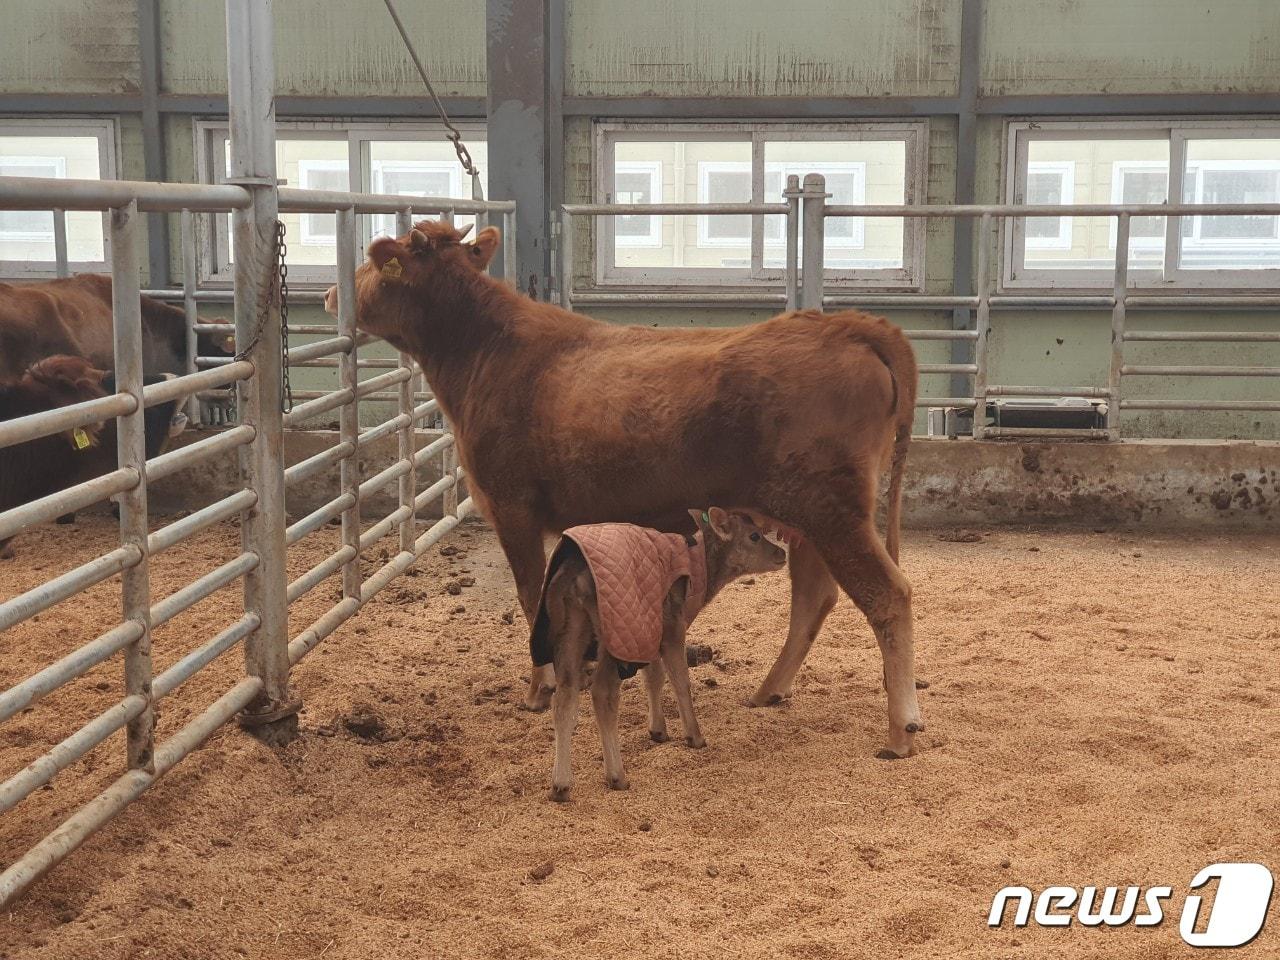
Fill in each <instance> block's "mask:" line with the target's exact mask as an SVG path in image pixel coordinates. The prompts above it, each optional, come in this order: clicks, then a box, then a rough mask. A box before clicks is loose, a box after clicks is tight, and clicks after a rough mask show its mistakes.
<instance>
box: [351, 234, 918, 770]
mask: <svg viewBox="0 0 1280 960" xmlns="http://www.w3.org/2000/svg"><path fill="white" fill-rule="evenodd" d="M461 241H462V234H460V233H458V231H456V230H455V229H454V228H453V227H452V226H451V225H449V224H445V223H433V222H430V221H423V222H421V223H419V224H418V225H417V227H416V228H415V229H414V230H412V231H410V232H409V233H407V234H405V235H404V236H402V237H399V238H391V237H383V238H380V239H378V240H375V241H374V242H373V243H372V244H371V245H370V247H369V259H368V260H367V261H366V262H365V263H364V264H362V265H361V266H360V267H359V269H358V270H357V271H356V278H355V283H356V309H357V316H356V321H357V323H358V324H359V326H360V327H361V328H362V329H363V330H365V331H366V332H368V333H371V334H373V335H375V336H379V337H382V338H384V339H385V340H387V341H388V342H389V343H391V344H392V345H394V346H396V347H398V348H399V349H401V350H403V351H405V352H407V353H409V354H411V355H413V357H414V358H415V359H416V360H417V361H418V362H419V363H420V364H421V365H422V369H423V371H424V372H425V373H426V377H427V380H428V382H429V383H430V384H431V389H432V391H433V392H434V394H435V396H436V398H437V399H438V400H439V402H440V406H441V408H442V410H443V411H444V413H445V414H446V415H447V416H448V417H449V420H450V422H451V423H452V424H453V426H454V431H455V434H456V436H457V443H458V447H457V449H458V455H459V459H460V460H461V462H462V465H463V467H464V468H465V470H466V474H467V483H468V485H469V487H470V490H471V495H472V497H473V499H474V500H475V502H476V504H477V506H478V507H479V508H480V510H481V512H483V513H484V514H485V516H486V517H487V518H488V519H489V521H490V522H491V523H492V524H493V527H494V529H495V531H496V532H497V535H498V539H499V541H500V542H501V544H502V549H503V551H504V552H505V553H506V556H507V560H508V561H509V562H510V564H511V570H512V573H513V574H514V576H515V580H516V588H517V590H518V592H519V596H520V604H521V607H522V608H523V609H524V613H525V616H526V618H527V619H528V620H529V621H530V622H531V623H532V622H533V619H534V616H535V614H536V611H537V606H538V599H539V594H540V592H541V589H542V584H543V574H544V571H545V569H546V563H547V558H546V553H545V549H544V546H543V537H544V535H546V534H549V533H559V532H561V531H562V530H565V529H567V528H569V527H572V526H575V525H579V524H592V523H605V522H627V523H634V524H638V525H640V526H646V527H653V528H656V529H659V530H665V531H670V532H685V531H688V530H690V529H691V528H690V525H689V519H688V516H687V513H686V508H687V507H688V506H689V505H690V504H698V503H716V504H720V505H722V506H724V507H725V508H727V509H731V510H733V511H735V512H750V513H751V514H752V515H754V516H756V517H758V518H759V519H760V520H761V521H762V522H764V523H767V524H769V525H770V526H774V527H777V528H779V529H783V530H787V531H794V532H796V533H799V534H800V535H801V538H800V539H799V540H798V541H797V542H796V543H795V544H794V545H793V547H792V549H791V551H790V567H791V623H790V629H789V632H788V634H787V640H786V644H785V646H784V647H783V650H782V654H781V655H780V656H779V657H778V661H777V663H776V664H775V665H774V667H773V669H772V670H770V671H769V675H768V676H767V677H766V678H765V680H764V682H763V683H762V684H761V686H760V689H759V690H758V691H757V692H756V693H755V695H754V696H753V697H752V700H751V702H752V703H753V704H754V705H759V706H763V705H767V704H771V703H776V702H778V701H780V700H782V699H783V698H785V697H787V696H788V695H790V693H791V688H792V684H793V682H794V680H795V677H796V674H797V672H798V671H799V669H800V665H801V663H802V662H803V661H804V658H805V655H806V654H807V653H808V651H809V647H810V646H811V645H812V643H813V640H814V638H815V637H816V636H817V634H818V631H819V630H820V629H821V627H822V623H823V621H824V620H825V619H826V616H827V614H828V613H829V612H830V611H831V608H832V607H833V606H834V605H835V602H836V598H837V595H838V592H837V590H838V588H839V589H843V590H844V592H845V593H847V594H848V595H849V597H850V598H852V600H853V601H854V603H856V604H857V605H858V607H859V609H861V610H862V612H863V613H864V614H865V615H866V617H867V619H868V621H869V622H870V624H871V627H872V629H873V630H874V631H875V636H876V640H877V641H878V643H879V645H880V652H881V656H882V658H883V662H884V686H885V690H886V691H887V694H888V707H889V710H888V713H889V726H888V738H887V741H886V746H885V749H884V750H882V751H881V754H880V755H881V756H885V757H905V756H908V755H909V754H911V753H912V752H913V750H914V739H915V735H916V733H917V732H919V731H920V730H921V729H923V722H922V720H921V717H920V708H919V705H918V703H917V700H916V691H915V678H914V645H913V639H912V629H913V624H912V615H911V586H910V584H909V583H908V582H907V579H906V577H904V576H903V574H902V571H901V570H900V569H899V568H898V564H897V558H898V539H899V526H900V514H901V499H902V477H903V470H904V466H905V462H906V455H907V447H908V445H909V442H910V437H911V423H912V419H913V417H914V412H915V401H916V387H917V380H918V377H917V369H916V362H915V356H914V354H913V353H912V350H911V345H910V343H909V342H908V340H907V338H906V337H905V336H904V335H903V333H902V331H901V330H899V329H898V328H897V327H895V326H893V325H892V324H890V323H888V322H887V321H885V320H883V319H879V318H876V317H870V316H867V315H865V314H861V313H856V312H852V311H850V312H844V313H835V314H824V313H821V312H819V311H816V310H804V311H792V312H789V313H784V314H782V315H781V316H777V317H774V318H773V319H772V320H767V321H765V322H764V323H756V324H751V325H749V326H742V327H736V328H727V329H726V328H716V329H658V328H652V327H624V326H618V325H615V324H608V323H601V322H599V321H597V320H592V319H591V318H589V317H584V316H582V315H580V314H575V313H570V312H569V311H567V310H562V309H560V308H559V307H557V306H554V305H552V304H549V303H538V302H535V301H533V300H530V299H529V298H528V297H525V296H523V295H521V294H520V293H519V292H518V291H517V290H515V289H513V288H512V287H511V286H509V285H508V284H506V283H504V282H502V281H500V280H497V279H494V278H492V277H489V276H487V275H486V274H485V272H484V270H485V267H486V265H487V264H488V262H489V260H490V258H491V257H492V256H493V254H494V252H495V251H496V250H497V249H498V246H499V237H498V231H497V230H495V229H493V228H492V227H488V228H485V229H484V230H481V231H480V234H479V235H478V236H477V237H476V240H475V242H474V243H463V242H461ZM336 301H337V297H336V292H335V291H333V290H331V291H330V292H329V296H328V297H327V299H326V306H327V307H329V308H330V309H333V308H335V307H336ZM884 470H889V471H890V472H891V478H890V483H889V495H888V521H887V525H886V532H885V537H884V540H881V538H880V536H879V534H878V533H877V531H876V527H875V500H876V491H877V485H878V481H879V475H880V473H881V472H882V471H884ZM554 684H555V680H554V676H553V674H552V671H551V669H550V666H549V665H548V666H543V667H535V668H534V669H533V671H532V675H531V680H530V689H529V693H528V696H527V699H526V704H527V705H528V706H529V707H530V708H533V709H541V708H544V707H545V706H547V704H548V702H549V700H550V697H551V692H552V690H553V688H554Z"/></svg>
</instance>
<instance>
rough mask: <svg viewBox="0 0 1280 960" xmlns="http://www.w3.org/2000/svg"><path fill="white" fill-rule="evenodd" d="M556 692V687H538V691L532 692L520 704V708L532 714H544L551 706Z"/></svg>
mask: <svg viewBox="0 0 1280 960" xmlns="http://www.w3.org/2000/svg"><path fill="white" fill-rule="evenodd" d="M555 692H556V688H555V687H538V689H537V691H530V693H529V695H528V696H526V697H525V698H524V700H522V701H521V702H520V703H519V704H518V707H519V709H521V710H527V711H529V712H530V713H542V712H543V711H544V710H546V709H547V707H549V706H551V695H552V694H553V693H555Z"/></svg>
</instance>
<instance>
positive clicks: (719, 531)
mask: <svg viewBox="0 0 1280 960" xmlns="http://www.w3.org/2000/svg"><path fill="white" fill-rule="evenodd" d="M707 521H708V524H707V525H708V526H710V527H711V529H712V531H713V532H714V533H715V535H716V536H717V537H719V538H720V539H721V540H729V539H730V538H731V537H732V536H733V530H732V529H730V527H729V515H728V514H727V513H725V512H724V511H723V510H721V509H720V508H719V507H712V508H711V509H710V510H708V511H707Z"/></svg>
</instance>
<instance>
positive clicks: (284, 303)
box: [276, 220, 293, 413]
mask: <svg viewBox="0 0 1280 960" xmlns="http://www.w3.org/2000/svg"><path fill="white" fill-rule="evenodd" d="M276 250H277V252H278V255H279V263H280V267H279V271H280V378H281V386H282V388H283V389H282V391H281V393H280V409H281V411H283V412H284V413H290V412H292V410H293V384H291V383H290V382H289V245H288V244H287V243H285V226H284V222H283V221H281V220H277V221H276Z"/></svg>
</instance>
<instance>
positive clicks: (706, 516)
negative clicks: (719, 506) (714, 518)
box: [702, 510, 711, 524]
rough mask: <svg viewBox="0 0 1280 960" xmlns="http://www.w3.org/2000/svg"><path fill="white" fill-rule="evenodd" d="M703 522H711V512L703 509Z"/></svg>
mask: <svg viewBox="0 0 1280 960" xmlns="http://www.w3.org/2000/svg"><path fill="white" fill-rule="evenodd" d="M702 522H703V523H707V524H709V523H711V514H709V513H707V511H705V510H703V511H702Z"/></svg>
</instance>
